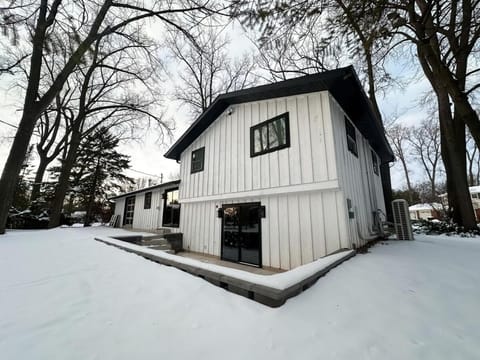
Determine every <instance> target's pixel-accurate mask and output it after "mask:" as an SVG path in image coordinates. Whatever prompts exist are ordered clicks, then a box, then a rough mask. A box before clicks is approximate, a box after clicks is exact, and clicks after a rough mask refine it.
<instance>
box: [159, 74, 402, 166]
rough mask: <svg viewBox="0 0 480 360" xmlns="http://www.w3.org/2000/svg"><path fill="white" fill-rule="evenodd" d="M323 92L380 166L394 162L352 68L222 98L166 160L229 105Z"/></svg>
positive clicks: (216, 101)
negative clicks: (377, 157)
mask: <svg viewBox="0 0 480 360" xmlns="http://www.w3.org/2000/svg"><path fill="white" fill-rule="evenodd" d="M323 90H328V91H329V92H330V93H331V94H332V96H333V97H334V98H335V100H337V102H338V103H339V104H340V106H341V107H342V108H343V110H344V111H345V112H346V113H347V115H348V116H349V117H350V119H352V120H353V122H354V123H355V125H356V126H357V127H358V129H359V130H360V132H361V133H362V134H363V136H365V137H366V138H367V139H368V140H369V142H370V144H371V146H372V147H373V148H374V149H375V151H376V152H377V153H378V154H379V155H380V157H381V159H382V162H390V161H393V152H392V149H391V148H390V145H389V144H388V142H387V139H386V137H385V132H384V129H383V125H382V123H381V120H380V119H378V118H377V117H376V116H375V114H374V112H373V111H372V108H371V105H370V101H369V100H368V98H367V95H366V94H365V92H364V90H363V88H362V86H361V84H360V81H359V80H358V77H357V74H356V73H355V70H354V69H353V67H352V66H348V67H345V68H340V69H336V70H331V71H325V72H323V73H319V74H313V75H307V76H302V77H299V78H295V79H290V80H285V81H281V82H277V83H273V84H269V85H262V86H257V87H253V88H250V89H244V90H239V91H234V92H231V93H226V94H222V95H220V96H218V97H217V98H216V99H215V101H214V102H213V103H212V104H211V105H210V106H209V107H208V109H207V110H205V112H203V114H201V115H200V116H199V117H198V118H197V120H195V122H194V123H193V124H192V125H191V126H190V127H189V128H188V129H187V131H185V133H184V134H183V135H182V136H181V137H180V138H179V139H178V140H177V142H175V144H173V145H172V147H171V148H170V149H169V150H168V151H167V153H166V154H165V157H166V158H169V159H175V160H179V159H180V155H181V153H182V152H183V151H184V150H185V149H186V148H187V147H188V146H189V145H190V144H191V143H192V142H193V141H195V139H196V138H197V137H199V136H200V135H201V134H202V132H203V131H205V129H207V127H208V126H210V124H211V123H213V122H214V121H215V119H216V118H217V117H218V116H220V114H222V112H224V111H225V109H227V108H228V107H229V106H230V105H233V104H240V103H245V102H250V101H259V100H265V99H272V98H277V97H284V96H292V95H299V94H306V93H311V92H315V91H323Z"/></svg>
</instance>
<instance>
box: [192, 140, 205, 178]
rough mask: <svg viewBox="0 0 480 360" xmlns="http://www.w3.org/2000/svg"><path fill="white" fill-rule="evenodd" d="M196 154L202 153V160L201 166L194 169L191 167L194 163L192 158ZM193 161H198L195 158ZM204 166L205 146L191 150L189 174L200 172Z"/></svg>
mask: <svg viewBox="0 0 480 360" xmlns="http://www.w3.org/2000/svg"><path fill="white" fill-rule="evenodd" d="M196 154H202V160H201V161H202V167H201V168H199V169H194V168H193V164H194V160H193V158H194V157H195V155H196ZM195 162H199V160H195ZM204 167H205V146H203V147H201V148H199V149H196V150H193V151H192V157H191V163H190V174H195V173H197V172H201V171H203V169H204Z"/></svg>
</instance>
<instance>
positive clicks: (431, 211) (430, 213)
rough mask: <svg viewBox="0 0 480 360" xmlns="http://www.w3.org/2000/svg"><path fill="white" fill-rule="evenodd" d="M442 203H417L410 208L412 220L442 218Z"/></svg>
mask: <svg viewBox="0 0 480 360" xmlns="http://www.w3.org/2000/svg"><path fill="white" fill-rule="evenodd" d="M441 211H442V204H439V203H432V204H415V205H412V206H410V207H409V208H408V212H409V213H410V219H412V220H432V219H440V215H441Z"/></svg>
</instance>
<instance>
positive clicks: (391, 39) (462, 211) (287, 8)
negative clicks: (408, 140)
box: [236, 0, 480, 229]
mask: <svg viewBox="0 0 480 360" xmlns="http://www.w3.org/2000/svg"><path fill="white" fill-rule="evenodd" d="M236 4H237V6H236V9H237V8H239V9H240V11H238V13H240V14H241V15H243V16H244V18H245V19H246V20H245V21H246V23H247V24H248V23H249V22H250V23H252V22H253V24H254V25H258V24H260V28H261V29H262V31H263V32H264V33H266V34H271V33H273V32H275V31H278V29H281V28H282V27H283V26H286V27H289V26H291V25H292V24H295V23H298V22H301V23H305V19H309V18H313V19H320V21H326V22H327V23H328V22H329V21H331V22H332V23H334V24H335V23H339V24H341V23H345V22H348V25H349V26H348V29H349V30H348V31H349V32H351V31H353V33H355V34H356V36H357V37H358V40H359V42H360V43H361V45H362V48H363V51H364V54H365V59H366V63H367V65H368V66H367V73H368V75H369V76H368V78H369V80H371V79H372V77H371V75H373V78H374V77H375V73H376V72H377V71H374V69H378V66H377V65H376V64H375V62H372V63H371V65H372V66H370V64H369V61H368V60H369V55H373V54H374V53H375V49H377V50H378V49H381V47H382V46H383V47H384V49H385V51H386V54H388V52H389V51H391V50H392V49H394V48H395V46H396V45H398V44H403V43H405V44H410V46H411V48H413V50H414V51H415V52H416V55H417V57H418V60H419V63H420V66H421V67H422V70H423V72H424V74H425V76H426V77H427V79H428V80H429V82H430V84H431V85H432V88H433V90H434V92H435V94H436V97H437V103H438V117H439V121H440V134H441V139H442V146H441V149H442V158H443V161H444V164H445V170H446V174H447V188H448V194H449V204H450V207H451V208H453V209H454V211H453V214H454V220H455V221H456V222H457V223H458V224H460V225H463V226H464V227H465V228H467V229H476V228H477V225H476V222H475V216H474V213H473V207H472V204H471V201H470V194H469V191H468V183H467V178H466V171H465V170H466V160H465V125H467V126H468V127H469V129H470V131H471V133H472V136H473V138H474V139H475V142H476V144H477V146H480V121H479V117H478V114H477V113H476V112H475V110H474V108H473V106H472V98H473V95H474V93H475V92H476V91H477V90H478V89H480V82H478V81H475V79H478V75H479V73H480V68H478V64H479V62H478V61H475V62H472V61H471V60H472V59H473V58H474V56H477V54H478V51H479V42H478V39H479V38H480V16H479V4H480V3H479V1H478V0H465V1H461V2H460V1H451V0H406V1H405V0H389V1H385V0H376V1H370V0H368V1H366V0H331V1H321V2H318V1H308V0H307V1H301V0H298V1H292V2H290V3H288V4H285V3H278V2H273V1H271V2H269V1H264V2H258V3H254V4H253V5H252V4H251V3H249V2H248V1H237V2H236ZM332 6H335V7H336V8H337V9H339V8H340V9H341V11H340V12H335V11H334V12H330V9H331V8H332ZM332 14H333V16H332ZM337 15H340V16H337ZM341 31H342V30H341V29H340V32H341ZM372 51H373V52H372ZM370 84H372V82H370ZM375 90H376V88H375V87H371V88H369V90H368V93H369V96H370V99H371V101H372V104H373V108H374V110H375V112H377V113H378V107H377V106H376V104H375V101H374V95H375ZM372 95H373V96H372ZM450 101H451V102H452V103H453V110H452V109H451V107H450Z"/></svg>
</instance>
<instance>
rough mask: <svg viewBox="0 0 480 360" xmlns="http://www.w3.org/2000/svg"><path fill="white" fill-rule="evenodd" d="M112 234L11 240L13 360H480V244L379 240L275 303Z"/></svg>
mask: <svg viewBox="0 0 480 360" xmlns="http://www.w3.org/2000/svg"><path fill="white" fill-rule="evenodd" d="M111 231H112V230H111V229H108V228H103V227H95V228H85V229H83V228H64V229H54V230H44V231H14V232H10V233H8V234H7V235H5V236H1V237H0V358H1V359H8V360H10V359H49V360H50V359H81V360H86V359H101V360H104V359H382V360H383V359H435V360H438V359H479V358H480V239H479V238H449V237H440V236H437V237H434V236H419V235H417V237H416V238H417V240H416V241H414V242H396V241H390V242H388V243H385V244H378V245H377V246H375V247H373V248H372V249H370V253H368V254H366V255H357V256H356V257H354V258H353V259H351V260H348V261H347V262H345V263H343V264H342V265H340V266H339V267H337V268H335V269H334V270H332V271H330V272H329V273H328V274H327V275H326V276H325V277H324V278H322V279H320V280H319V281H318V282H317V283H316V284H315V285H314V286H313V287H312V288H310V289H309V290H307V291H306V292H304V293H302V294H301V295H300V296H298V297H296V298H293V299H290V300H288V302H287V303H286V304H285V305H284V306H282V307H280V308H277V309H272V308H268V307H266V306H263V305H260V304H258V303H256V302H253V301H251V300H248V299H246V298H243V297H240V296H237V295H234V294H232V293H229V292H226V291H224V290H223V289H221V288H218V287H215V286H213V285H210V284H209V283H207V282H206V281H203V280H201V279H199V278H196V277H193V276H191V275H188V274H185V273H183V272H181V271H179V270H176V269H174V268H169V267H165V266H161V265H158V264H156V263H153V262H150V261H148V260H145V259H143V258H141V257H139V256H136V255H134V254H130V253H127V252H124V251H122V250H119V249H116V248H114V247H111V246H107V245H105V244H102V243H99V242H96V241H94V240H93V237H94V236H102V235H108V234H111ZM115 232H116V233H117V234H119V233H121V232H122V231H121V230H115Z"/></svg>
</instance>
